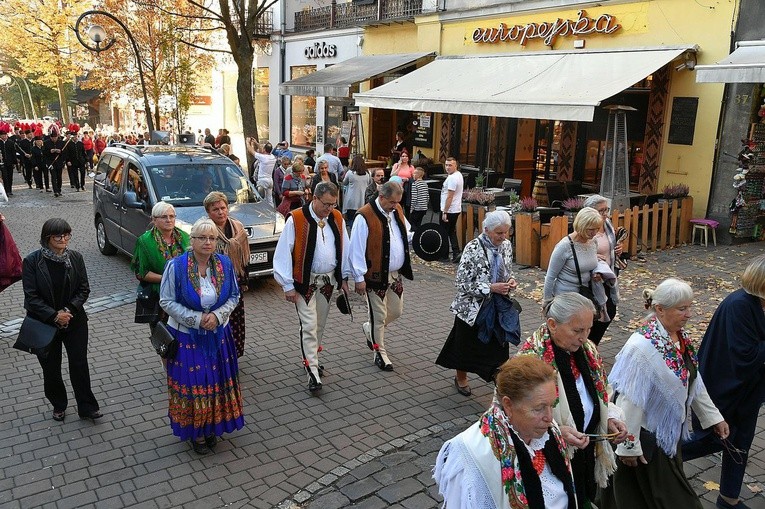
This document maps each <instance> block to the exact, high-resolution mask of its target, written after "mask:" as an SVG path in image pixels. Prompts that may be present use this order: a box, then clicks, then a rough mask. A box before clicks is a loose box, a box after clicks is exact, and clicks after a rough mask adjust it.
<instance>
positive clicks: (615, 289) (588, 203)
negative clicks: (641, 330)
mask: <svg viewBox="0 0 765 509" xmlns="http://www.w3.org/2000/svg"><path fill="white" fill-rule="evenodd" d="M584 206H585V207H590V208H593V209H595V210H597V211H598V213H599V214H600V216H601V217H602V218H603V224H602V226H601V227H600V231H598V233H596V234H595V243H596V244H597V245H598V260H600V261H601V262H603V263H605V264H607V265H608V267H609V268H610V269H611V271H612V272H614V274H616V270H615V264H616V258H617V257H618V256H619V255H621V254H622V244H621V242H619V243H617V242H616V232H615V231H614V227H613V225H612V224H611V220H610V219H609V218H608V212H609V211H610V209H609V207H608V200H607V199H606V198H605V197H603V196H600V195H599V194H594V195H592V196H590V197H589V198H587V199H586V200H585V201H584ZM617 282H618V281H617V279H616V278H614V279H613V282H612V283H611V284H610V285H608V286H607V287H606V299H607V300H606V312H607V314H608V317H609V320H608V321H604V322H601V321H599V320H596V321H595V323H593V324H592V330H590V341H592V342H593V343H595V344H596V345H597V344H599V343H600V340H601V339H602V338H603V334H605V333H606V329H608V326H609V325H611V320H613V319H614V316H616V305H617V304H618V303H619V286H618V284H617Z"/></svg>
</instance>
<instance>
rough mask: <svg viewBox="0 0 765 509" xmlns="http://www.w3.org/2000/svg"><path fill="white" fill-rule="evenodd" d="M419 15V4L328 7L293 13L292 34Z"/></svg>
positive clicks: (389, 0) (391, 1)
mask: <svg viewBox="0 0 765 509" xmlns="http://www.w3.org/2000/svg"><path fill="white" fill-rule="evenodd" d="M421 13H422V0H377V2H375V3H372V4H369V5H360V4H358V3H353V2H347V3H339V4H338V3H332V4H331V5H326V6H324V7H318V8H315V9H310V8H309V9H306V10H304V11H301V12H296V13H295V31H296V32H307V31H310V30H321V29H326V28H347V27H353V26H360V25H370V24H374V23H379V22H385V21H389V20H403V19H412V18H414V17H415V16H416V15H418V14H421Z"/></svg>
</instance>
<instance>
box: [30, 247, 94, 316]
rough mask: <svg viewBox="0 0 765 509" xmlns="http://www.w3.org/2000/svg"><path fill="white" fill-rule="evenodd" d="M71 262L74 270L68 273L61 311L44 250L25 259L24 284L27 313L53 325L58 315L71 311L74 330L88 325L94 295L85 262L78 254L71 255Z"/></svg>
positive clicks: (73, 252) (67, 271)
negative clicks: (88, 306) (87, 306)
mask: <svg viewBox="0 0 765 509" xmlns="http://www.w3.org/2000/svg"><path fill="white" fill-rule="evenodd" d="M69 259H70V261H71V263H72V267H71V268H69V269H67V270H66V274H65V276H64V293H63V303H62V306H61V307H58V308H57V307H56V303H55V301H54V293H53V288H52V286H53V283H52V279H51V276H50V272H49V271H48V264H47V263H46V262H45V258H43V255H42V250H40V249H38V250H37V251H34V252H32V253H30V254H29V256H27V257H26V258H24V262H23V263H22V270H21V281H22V284H23V285H24V309H26V310H27V314H29V315H30V316H31V317H32V318H36V319H38V320H40V321H41V322H45V323H48V324H51V325H53V324H54V322H53V321H54V320H55V319H56V314H57V313H58V311H59V310H60V309H61V308H63V307H67V308H69V310H70V311H71V312H72V315H74V316H73V317H72V320H71V321H70V325H71V326H74V325H77V324H80V323H84V322H85V321H87V319H88V317H87V315H86V314H85V309H84V307H83V306H84V305H85V301H86V300H88V296H89V295H90V284H89V283H88V273H87V271H86V270H85V261H84V260H83V258H82V255H81V254H80V253H78V252H77V251H71V250H70V255H69Z"/></svg>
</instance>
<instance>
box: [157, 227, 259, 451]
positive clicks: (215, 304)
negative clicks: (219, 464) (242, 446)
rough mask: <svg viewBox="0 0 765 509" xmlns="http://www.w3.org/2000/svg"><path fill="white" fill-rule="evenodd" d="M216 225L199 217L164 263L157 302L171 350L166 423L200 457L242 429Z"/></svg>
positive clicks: (232, 292)
mask: <svg viewBox="0 0 765 509" xmlns="http://www.w3.org/2000/svg"><path fill="white" fill-rule="evenodd" d="M217 243H218V227H217V226H215V223H213V222H212V220H211V219H209V218H206V217H205V218H201V219H199V220H197V222H196V223H194V226H192V227H191V250H190V251H187V252H186V253H184V254H182V255H181V256H179V257H177V258H174V259H173V260H172V262H171V263H168V264H167V267H166V268H165V273H164V275H163V276H162V286H161V290H160V301H159V303H160V305H161V306H162V309H164V310H165V311H166V312H167V314H168V315H170V318H169V320H168V330H169V331H170V332H171V334H173V336H174V337H175V338H176V339H177V340H178V343H179V344H178V354H177V355H176V357H175V358H174V359H171V360H168V362H167V386H168V395H169V411H168V414H169V417H170V427H171V428H172V430H173V433H174V434H175V435H176V436H178V437H180V438H181V440H190V441H191V445H192V448H193V449H194V452H196V453H197V454H207V453H209V452H210V450H211V449H212V448H213V447H215V443H216V436H221V435H222V434H223V433H231V432H232V431H235V430H238V429H241V428H242V427H243V426H244V414H243V408H242V394H241V391H240V388H239V374H238V371H239V365H238V362H237V358H236V350H235V347H234V338H233V335H232V334H231V327H230V326H229V323H228V318H229V316H230V315H231V312H232V311H233V310H234V308H235V307H236V306H237V304H238V303H239V286H238V285H237V283H236V272H235V270H234V266H233V265H232V263H231V260H229V258H228V257H227V256H225V255H221V254H218V253H216V252H215V250H216V248H217Z"/></svg>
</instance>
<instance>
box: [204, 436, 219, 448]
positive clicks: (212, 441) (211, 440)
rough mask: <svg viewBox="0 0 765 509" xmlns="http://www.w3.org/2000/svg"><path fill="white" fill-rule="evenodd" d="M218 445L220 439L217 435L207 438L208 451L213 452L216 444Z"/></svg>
mask: <svg viewBox="0 0 765 509" xmlns="http://www.w3.org/2000/svg"><path fill="white" fill-rule="evenodd" d="M217 443H218V437H216V436H215V435H210V436H209V437H205V445H206V446H207V448H208V449H210V450H212V449H213V448H214V447H215V444H217Z"/></svg>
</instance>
